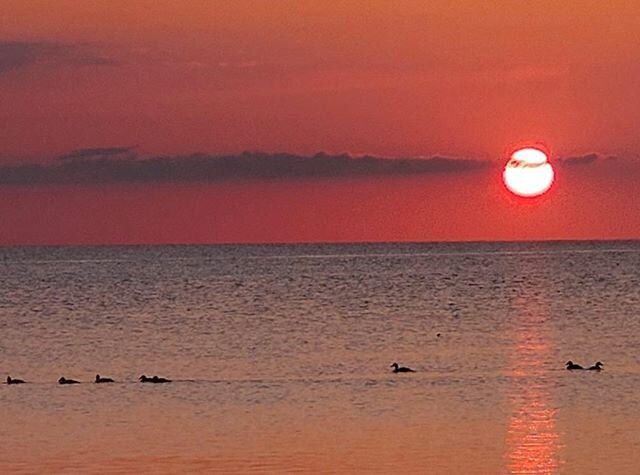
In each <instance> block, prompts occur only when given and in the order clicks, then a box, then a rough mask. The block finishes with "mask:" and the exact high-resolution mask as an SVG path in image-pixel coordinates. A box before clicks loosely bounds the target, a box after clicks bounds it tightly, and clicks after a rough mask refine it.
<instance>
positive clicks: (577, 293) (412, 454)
mask: <svg viewBox="0 0 640 475" xmlns="http://www.w3.org/2000/svg"><path fill="white" fill-rule="evenodd" d="M0 279H1V282H2V283H1V285H0V376H2V378H3V379H4V377H6V375H9V374H10V375H12V376H14V377H20V378H24V379H26V380H28V381H29V383H30V384H25V385H21V386H13V385H12V386H8V385H6V384H3V385H0V472H1V473H7V472H12V473H44V472H46V473H56V472H75V473H131V472H138V473H140V472H151V473H181V472H190V473H194V472H195V473H198V472H200V473H212V472H220V473H253V472H255V473H284V472H314V473H315V472H325V473H326V472H331V473H353V472H366V473H460V474H473V473H478V474H500V473H575V474H588V473H593V474H601V473H620V474H630V473H640V398H639V397H638V395H639V394H640V354H639V348H640V242H597V243H596V242H580V243H576V242H564V243H478V244H375V245H373V244H369V245H295V246H203V247H200V246H166V247H96V248H72V247H68V248H6V249H0ZM438 333H439V334H440V336H438ZM569 359H571V360H573V361H575V362H579V363H582V364H585V365H590V364H592V363H594V362H595V361H597V360H601V361H603V362H604V363H605V370H604V371H602V372H600V373H597V372H592V371H584V372H569V371H566V370H564V369H563V368H564V363H565V362H566V361H567V360H569ZM394 361H397V362H398V363H400V364H403V365H408V366H411V367H413V368H415V369H416V370H417V371H418V372H417V373H415V374H392V373H391V370H390V368H389V365H390V364H391V363H392V362H394ZM96 373H100V374H101V375H104V376H110V377H112V378H114V379H116V380H117V383H116V384H112V385H96V384H92V383H91V381H92V380H93V378H94V376H95V374H96ZM143 373H144V374H147V375H153V374H158V375H160V376H166V377H170V378H172V379H173V380H174V382H173V383H171V384H166V385H146V384H140V383H137V382H136V380H137V377H138V376H139V375H140V374H143ZM62 375H64V376H66V377H67V378H75V379H79V380H82V381H83V382H86V384H79V385H75V386H60V385H58V384H56V380H57V379H58V377H60V376H62Z"/></svg>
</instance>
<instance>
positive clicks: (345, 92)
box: [0, 0, 640, 244]
mask: <svg viewBox="0 0 640 475" xmlns="http://www.w3.org/2000/svg"><path fill="white" fill-rule="evenodd" d="M639 57H640V4H639V3H638V2H629V1H611V2H601V1H587V0H582V1H565V2H557V1H555V0H554V1H531V2H490V1H477V0H476V1H451V0H447V1H429V2H425V1H394V2H389V1H373V0H372V1H362V2H358V1H349V2H338V1H336V2H317V1H304V0H302V1H301V0H292V1H281V0H272V1H264V2H262V1H242V0H234V1H223V0H220V1H215V0H213V1H204V0H202V1H200V0H191V1H189V2H184V1H178V0H175V1H162V0H148V1H147V0H136V1H130V0H110V1H108V2H86V1H83V0H74V1H72V0H55V1H53V0H48V1H45V0H41V1H36V0H3V2H2V8H0V125H1V128H0V165H2V164H5V165H6V164H19V163H32V162H34V161H37V162H40V163H45V164H55V163H58V160H57V158H56V157H59V156H61V155H64V154H68V153H69V152H71V151H74V150H81V149H94V148H108V147H130V146H135V147H136V148H135V153H136V154H137V155H138V156H139V157H151V156H158V155H167V156H184V155H188V154H190V153H193V152H204V153H209V154H222V153H225V154H237V153H240V152H242V151H244V150H256V151H266V152H291V153H295V154H302V155H313V154H315V153H316V152H319V151H327V152H330V153H341V152H348V153H352V154H356V155H357V154H364V153H367V154H372V155H376V156H383V157H412V156H426V157H430V156H434V155H439V156H447V157H459V158H468V159H473V160H488V161H491V162H492V163H494V164H495V167H494V168H491V169H483V170H480V171H450V172H446V173H427V174H421V175H416V176H404V177H398V176H384V175H381V176H376V177H375V178H374V177H370V176H355V177H341V178H337V177H333V178H331V177H325V178H322V177H302V178H294V177H285V178H281V179H277V180H273V179H263V178H261V179H250V180H246V179H243V180H240V179H230V180H225V181H224V182H219V181H207V180H204V181H203V182H200V183H197V184H196V183H193V182H184V181H180V180H175V181H176V182H175V183H166V182H162V183H160V182H158V183H154V182H145V183H144V184H136V183H128V184H125V183H110V184H107V183H95V184H91V183H83V184H77V185H73V184H44V185H43V184H37V185H36V184H28V183H27V184H22V185H1V184H0V220H1V222H2V223H1V224H2V226H1V228H0V244H27V243H28V244H37V243H51V244H65V243H69V244H73V243H129V242H131V243H147V242H154V243H161V242H185V243H188V242H264V241H286V242H289V241H336V240H338V241H378V240H467V239H472V240H473V239H573V238H578V239H585V238H595V239H600V238H640V206H639V205H638V204H636V202H635V188H636V186H635V182H636V180H637V178H638V177H639V176H640V172H639V171H637V170H636V166H635V163H636V158H637V155H638V152H639V151H640V133H639V132H640V130H639V128H638V125H637V124H638V121H637V115H638V111H639V110H640V95H639V94H637V91H639V90H640V62H638V60H637V58H639ZM529 141H534V142H543V143H545V144H546V145H547V146H548V147H550V149H551V151H552V157H551V158H552V162H553V160H554V159H559V158H562V157H568V156H582V155H586V154H588V153H597V154H599V155H600V157H601V158H599V159H597V160H594V161H592V162H588V163H587V162H586V161H585V162H584V163H583V164H581V165H574V166H569V165H565V166H563V167H558V170H557V171H558V182H557V183H556V185H555V186H554V188H553V189H552V191H551V193H550V194H549V195H548V196H545V198H544V199H540V200H534V201H533V202H531V201H529V202H524V201H522V200H514V199H513V198H511V197H510V196H509V195H508V194H507V192H506V191H505V190H504V188H503V186H502V184H501V182H500V165H501V164H502V163H503V162H505V161H506V159H507V157H506V156H505V153H506V151H507V150H509V149H510V147H512V146H513V144H519V143H525V142H529ZM609 156H615V157H618V158H617V159H616V160H604V159H603V158H602V157H609ZM638 168H639V169H640V162H638ZM2 172H3V169H2V168H0V174H1V173H2ZM0 178H1V176H0ZM0 181H1V180H0Z"/></svg>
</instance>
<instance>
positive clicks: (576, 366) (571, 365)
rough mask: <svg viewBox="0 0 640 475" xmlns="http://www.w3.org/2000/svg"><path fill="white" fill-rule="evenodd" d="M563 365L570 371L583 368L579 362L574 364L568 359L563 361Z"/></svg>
mask: <svg viewBox="0 0 640 475" xmlns="http://www.w3.org/2000/svg"><path fill="white" fill-rule="evenodd" d="M565 366H566V367H567V369H568V370H569V371H572V370H574V369H584V368H583V367H582V366H580V365H579V364H575V363H574V362H573V361H571V360H569V361H567V362H566V363H565Z"/></svg>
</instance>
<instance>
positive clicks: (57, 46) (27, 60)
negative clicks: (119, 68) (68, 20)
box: [0, 39, 119, 75]
mask: <svg viewBox="0 0 640 475" xmlns="http://www.w3.org/2000/svg"><path fill="white" fill-rule="evenodd" d="M117 64H119V62H118V61H116V60H114V59H112V58H109V57H107V56H104V55H102V54H100V53H98V52H96V51H94V48H93V47H92V46H91V45H89V44H85V43H77V44H71V43H58V42H54V41H11V40H3V39H0V75H2V74H7V73H9V72H12V71H16V70H19V69H22V68H28V67H35V66H40V67H54V66H61V65H62V66H71V67H84V66H88V67H96V66H114V65H117Z"/></svg>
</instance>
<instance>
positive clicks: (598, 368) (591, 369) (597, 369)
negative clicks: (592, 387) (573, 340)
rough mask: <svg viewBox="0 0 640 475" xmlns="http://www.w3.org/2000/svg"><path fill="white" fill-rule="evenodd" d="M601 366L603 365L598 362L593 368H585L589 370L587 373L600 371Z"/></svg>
mask: <svg viewBox="0 0 640 475" xmlns="http://www.w3.org/2000/svg"><path fill="white" fill-rule="evenodd" d="M603 366H604V363H603V362H602V361H598V362H597V363H595V364H594V365H593V366H589V367H588V368H587V370H589V371H602V367H603Z"/></svg>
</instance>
